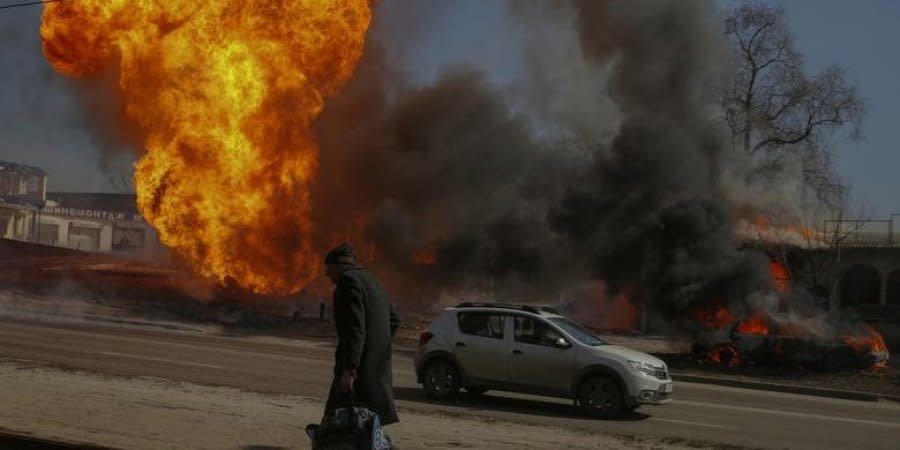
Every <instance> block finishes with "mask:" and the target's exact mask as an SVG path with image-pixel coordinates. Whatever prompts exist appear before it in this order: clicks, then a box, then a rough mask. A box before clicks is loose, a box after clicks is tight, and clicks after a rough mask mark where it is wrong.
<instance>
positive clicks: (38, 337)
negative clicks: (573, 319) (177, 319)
mask: <svg viewBox="0 0 900 450" xmlns="http://www.w3.org/2000/svg"><path fill="white" fill-rule="evenodd" d="M332 348H333V347H332V345H331V343H329V342H323V341H288V340H284V339H273V338H262V337H246V336H219V335H210V334H202V333H183V332H176V331H166V330H160V331H157V330H146V329H135V328H127V327H101V326H97V325H91V324H82V325H74V324H69V325H60V324H39V323H24V322H0V358H8V359H16V360H28V361H35V362H37V363H39V364H40V365H52V366H57V367H63V368H69V369H83V370H88V371H96V372H101V373H108V374H115V375H126V376H141V375H143V376H154V377H161V378H167V379H171V380H178V381H189V382H194V383H200V384H211V385H221V386H230V387H237V388H241V389H246V390H250V391H257V392H269V393H288V394H298V395H305V396H310V397H315V398H324V397H325V395H326V391H327V387H328V384H329V382H330V377H331V364H332V361H331V357H332ZM394 374H395V378H394V383H395V392H396V395H397V398H398V405H399V406H400V408H401V420H402V412H403V410H404V409H406V410H415V411H423V412H442V413H447V414H454V415H455V414H460V415H468V416H482V417H485V418H486V419H487V421H486V422H489V420H490V419H501V420H509V421H514V422H521V423H539V424H545V425H552V426H559V427H564V428H575V429H582V430H588V431H594V432H604V433H613V434H622V435H633V436H638V437H640V436H647V437H657V438H658V437H664V438H673V439H678V440H697V441H712V442H717V443H722V444H730V445H739V446H748V447H753V448H777V449H783V448H791V449H850V448H854V449H891V450H894V449H896V448H898V445H900V444H898V441H900V404H897V403H893V402H887V401H883V402H861V401H852V400H837V399H827V398H819V397H809V396H802V395H794V394H782V393H774V392H757V391H753V390H746V389H736V388H728V387H720V386H711V385H703V384H693V383H676V385H675V396H674V398H675V400H674V402H673V403H672V404H671V405H668V406H664V407H644V408H642V409H641V410H639V412H638V413H635V414H633V415H631V416H629V417H626V418H623V419H620V420H616V421H600V420H589V419H585V418H582V417H580V416H578V415H577V414H575V413H574V412H573V411H572V408H571V407H570V402H567V401H564V400H555V399H545V398H539V397H530V396H517V395H507V394H495V393H488V394H487V395H486V396H484V397H481V398H475V397H470V398H467V397H463V398H461V399H460V400H458V401H457V402H455V403H453V404H439V405H435V404H433V403H430V402H429V401H428V400H427V399H426V398H425V396H424V394H423V393H422V391H421V389H420V388H419V386H418V385H417V384H416V383H415V377H414V374H413V372H412V356H411V355H410V354H409V352H405V351H398V352H397V353H396V354H395V356H394ZM485 426H488V425H485Z"/></svg>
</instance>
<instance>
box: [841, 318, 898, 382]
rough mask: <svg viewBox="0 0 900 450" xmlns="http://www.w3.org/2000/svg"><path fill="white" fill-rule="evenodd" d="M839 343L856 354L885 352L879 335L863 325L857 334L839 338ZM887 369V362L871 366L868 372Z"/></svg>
mask: <svg viewBox="0 0 900 450" xmlns="http://www.w3.org/2000/svg"><path fill="white" fill-rule="evenodd" d="M841 341H842V342H843V343H845V344H847V346H848V347H850V348H852V349H853V350H854V351H855V352H856V353H859V354H868V353H870V352H887V351H888V348H887V344H885V343H884V338H883V337H881V333H879V332H877V331H875V329H874V328H872V327H870V326H868V325H865V326H863V327H862V330H861V331H860V333H859V334H856V335H845V336H841ZM886 367H887V361H882V362H879V363H876V364H873V365H872V366H871V367H869V370H872V371H877V370H880V369H884V368H886Z"/></svg>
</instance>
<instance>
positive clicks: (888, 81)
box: [783, 0, 900, 216]
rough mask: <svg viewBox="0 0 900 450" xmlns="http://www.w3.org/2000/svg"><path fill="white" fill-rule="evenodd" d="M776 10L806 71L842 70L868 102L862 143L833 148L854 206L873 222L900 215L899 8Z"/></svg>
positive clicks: (800, 2) (797, 1) (822, 3)
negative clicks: (785, 19) (784, 17)
mask: <svg viewBox="0 0 900 450" xmlns="http://www.w3.org/2000/svg"><path fill="white" fill-rule="evenodd" d="M783 4H784V7H785V10H786V11H787V13H788V14H789V15H790V18H791V21H792V24H793V29H794V32H795V33H796V35H797V44H798V47H799V48H800V51H801V52H803V53H804V54H805V55H806V60H807V64H808V66H809V68H810V69H811V70H817V69H819V68H821V67H824V66H827V65H830V64H838V65H840V66H842V67H844V69H846V71H847V74H848V75H849V76H850V79H852V80H853V81H855V82H856V83H857V84H858V85H859V88H860V91H861V93H862V96H863V97H865V98H866V99H867V100H868V104H869V114H868V117H867V119H866V122H865V124H864V129H863V133H864V134H865V136H864V140H862V141H858V142H853V141H849V140H846V139H841V140H837V141H836V142H835V144H834V147H835V156H836V159H837V161H836V162H837V168H838V171H839V172H840V174H841V176H842V177H843V178H844V181H845V182H846V183H848V184H849V185H850V186H851V189H852V194H853V200H854V203H856V204H858V205H861V206H865V207H868V208H871V210H872V211H873V212H874V213H875V214H876V215H879V216H886V215H887V214H890V213H900V1H898V0H858V1H848V0H794V1H786V2H784V3H783Z"/></svg>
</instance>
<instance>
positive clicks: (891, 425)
mask: <svg viewBox="0 0 900 450" xmlns="http://www.w3.org/2000/svg"><path fill="white" fill-rule="evenodd" d="M678 404H679V405H691V406H700V407H707V408H717V409H730V410H733V411H745V412H754V413H762V414H772V415H776V416H788V417H801V418H807V419H819V420H831V421H834V422H847V423H856V424H862V425H874V426H879V427H888V428H900V423H896V422H880V421H877V420H866V419H854V418H851V417H836V416H826V415H823V414H811V413H802V412H794V411H776V410H771V409H763V408H754V407H752V406H736V405H722V404H715V403H706V402H694V401H690V400H678Z"/></svg>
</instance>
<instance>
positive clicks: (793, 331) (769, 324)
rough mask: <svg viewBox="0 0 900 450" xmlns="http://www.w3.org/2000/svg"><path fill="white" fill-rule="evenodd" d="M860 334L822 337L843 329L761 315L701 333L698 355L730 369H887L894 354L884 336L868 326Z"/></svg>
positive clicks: (697, 341) (859, 328)
mask: <svg viewBox="0 0 900 450" xmlns="http://www.w3.org/2000/svg"><path fill="white" fill-rule="evenodd" d="M721 316H722V314H720V317H721ZM820 320H821V319H816V321H820ZM855 328H856V329H854V330H846V331H847V333H848V334H838V333H817V332H815V330H816V329H828V330H831V329H838V327H834V326H829V327H827V328H826V327H821V326H819V327H815V326H814V325H811V324H809V323H805V322H803V321H800V320H797V319H795V318H793V319H792V318H788V317H782V316H779V315H756V316H753V317H750V318H748V319H743V320H734V321H732V322H730V323H728V324H726V325H724V326H721V327H707V328H706V329H703V330H701V331H699V332H698V333H697V334H696V337H695V343H694V348H693V353H694V354H695V355H697V356H698V357H700V358H701V359H703V360H707V361H711V362H714V363H717V364H720V365H722V366H727V367H737V366H740V365H753V364H767V365H790V366H799V367H804V368H808V369H813V370H822V371H837V370H840V369H870V370H874V369H878V368H881V367H884V366H886V364H887V361H888V359H889V358H890V353H889V352H888V348H887V346H886V345H885V343H884V340H883V339H882V338H881V335H879V334H878V333H877V332H876V331H875V330H874V329H872V328H871V327H869V326H867V325H860V326H857V327H855Z"/></svg>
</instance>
